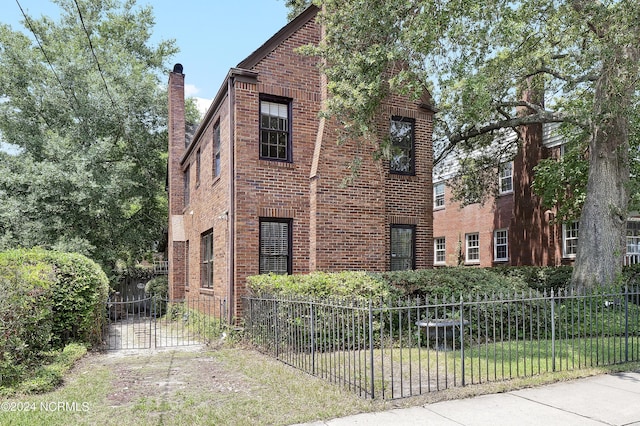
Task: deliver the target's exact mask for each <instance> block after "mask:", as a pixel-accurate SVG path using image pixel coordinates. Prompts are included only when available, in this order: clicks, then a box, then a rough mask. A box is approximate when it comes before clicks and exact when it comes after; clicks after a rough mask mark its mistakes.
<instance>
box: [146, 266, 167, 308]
mask: <svg viewBox="0 0 640 426" xmlns="http://www.w3.org/2000/svg"><path fill="white" fill-rule="evenodd" d="M144 292H145V293H146V294H147V296H149V297H151V312H154V313H155V314H156V315H158V316H161V315H164V314H165V313H166V312H167V298H168V297H169V279H168V277H167V276H159V277H156V278H153V279H151V280H149V281H148V282H147V284H146V285H145V287H144Z"/></svg>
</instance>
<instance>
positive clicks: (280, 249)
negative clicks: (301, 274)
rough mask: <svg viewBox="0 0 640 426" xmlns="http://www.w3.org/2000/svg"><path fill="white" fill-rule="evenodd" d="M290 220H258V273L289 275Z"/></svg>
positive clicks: (290, 253)
mask: <svg viewBox="0 0 640 426" xmlns="http://www.w3.org/2000/svg"><path fill="white" fill-rule="evenodd" d="M291 238H292V236H291V219H260V273H261V274H268V273H269V272H273V273H274V274H291V269H292V268H291V257H292V252H291V245H292V244H291Z"/></svg>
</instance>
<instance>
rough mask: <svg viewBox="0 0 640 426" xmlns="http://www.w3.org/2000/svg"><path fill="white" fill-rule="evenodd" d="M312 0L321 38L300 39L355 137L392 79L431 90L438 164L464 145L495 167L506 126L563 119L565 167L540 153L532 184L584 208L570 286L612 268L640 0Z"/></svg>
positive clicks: (407, 90)
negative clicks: (318, 60)
mask: <svg viewBox="0 0 640 426" xmlns="http://www.w3.org/2000/svg"><path fill="white" fill-rule="evenodd" d="M289 3H290V5H292V6H296V7H300V6H299V3H300V2H291V1H290V2H289ZM303 3H304V2H303ZM314 3H316V4H317V5H318V6H321V7H323V8H324V9H323V13H322V17H321V19H322V20H323V22H324V24H325V30H326V36H325V38H324V40H323V42H322V43H321V44H320V45H319V46H318V47H317V48H310V49H309V51H310V52H311V53H313V54H316V55H320V56H321V57H323V58H324V63H325V64H326V65H325V69H324V71H325V73H326V74H327V76H328V80H329V91H330V94H331V96H330V99H329V102H328V104H327V113H328V114H331V115H334V116H335V117H339V118H340V119H341V120H342V121H344V124H345V125H346V128H347V129H348V130H349V131H351V132H353V133H354V134H355V135H360V136H362V135H367V134H372V133H374V131H375V124H374V116H375V114H376V111H377V108H378V106H379V104H380V101H381V99H382V98H383V97H384V96H386V95H387V94H388V93H389V92H390V91H396V92H399V93H404V94H407V95H410V96H413V97H415V98H416V99H417V98H419V97H420V96H421V95H422V94H423V93H424V92H425V90H428V91H429V92H430V93H431V95H432V97H433V99H434V101H435V105H436V107H437V109H438V114H437V115H436V119H437V122H436V128H435V131H434V133H435V135H434V151H435V152H434V157H435V161H436V163H437V162H439V161H442V160H443V159H444V158H447V156H448V155H450V154H451V153H452V152H454V153H455V154H456V155H458V156H460V157H461V158H464V157H465V156H468V155H470V154H471V153H473V154H474V155H475V157H474V161H469V162H467V164H473V165H474V166H476V167H478V166H483V167H486V166H488V164H487V163H486V162H485V163H483V161H482V160H483V159H484V160H486V159H490V160H491V161H493V162H494V163H493V164H494V165H495V164H496V163H497V162H500V161H507V160H509V159H510V158H509V156H510V155H511V156H513V152H514V150H513V149H509V148H508V147H505V146H504V144H502V145H500V144H498V145H496V144H495V143H494V142H495V140H496V139H497V138H499V137H501V136H502V137H504V135H505V131H507V130H509V129H511V130H513V131H515V132H516V133H517V132H519V130H520V129H521V126H523V125H527V124H532V123H559V125H560V130H559V131H560V132H562V134H563V135H564V136H565V141H566V142H567V143H568V146H569V147H570V148H571V149H573V150H575V152H576V153H577V154H574V155H573V157H571V158H573V160H572V161H567V162H566V163H564V164H562V165H561V166H555V165H551V164H549V163H545V162H543V163H542V164H541V166H540V167H539V176H538V178H537V179H538V180H537V186H538V188H539V192H540V193H541V194H542V195H544V196H545V197H546V200H545V201H546V202H548V203H550V204H557V203H560V204H561V205H563V206H572V207H571V208H566V209H564V210H561V213H563V214H565V217H564V219H571V215H572V214H574V215H575V214H579V215H580V226H579V229H580V243H579V245H578V254H577V259H576V263H575V268H574V282H575V284H576V286H577V287H581V286H586V285H591V284H592V283H594V282H607V281H608V282H610V281H612V280H613V279H614V278H615V276H616V274H617V273H618V272H619V271H620V268H621V265H622V251H623V249H624V246H625V223H626V218H627V216H628V213H629V199H630V193H631V192H632V185H633V184H634V181H633V180H630V174H631V171H632V170H633V169H634V168H635V167H636V164H635V155H630V153H631V152H634V153H635V152H636V151H635V148H636V147H637V146H638V136H639V134H638V132H637V130H638V128H639V123H640V121H639V119H638V117H639V114H638V88H639V87H638V85H639V83H638V82H639V81H640V80H639V79H638V77H639V76H640V66H639V59H640V58H639V50H638V46H639V41H640V4H639V3H638V2H637V1H635V0H518V1H511V0H440V1H434V0H387V1H384V2H379V1H366V0H340V1H338V0H316V1H315V2H314ZM524 92H527V93H528V96H523V93H524ZM523 112H524V113H523ZM513 140H514V141H515V142H516V143H517V142H518V139H517V138H514V139H513ZM496 148H497V149H498V151H491V150H495V149H496ZM483 152H484V154H485V155H482V153H483ZM478 153H480V155H478ZM461 170H462V173H464V168H462V169H461ZM635 176H638V175H637V174H636V175H635ZM545 180H546V184H545ZM551 183H554V184H555V186H553V185H551ZM567 185H571V186H570V188H571V191H567ZM483 186H485V187H488V186H487V185H486V184H484V183H483ZM567 196H568V199H567Z"/></svg>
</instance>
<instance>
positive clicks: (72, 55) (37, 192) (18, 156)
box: [0, 0, 176, 267]
mask: <svg viewBox="0 0 640 426" xmlns="http://www.w3.org/2000/svg"><path fill="white" fill-rule="evenodd" d="M56 3H58V5H59V6H60V18H59V20H58V21H57V22H56V21H54V20H53V19H50V18H46V17H44V18H40V19H34V18H33V17H29V18H28V20H26V21H25V22H24V29H23V30H22V31H19V30H16V29H14V28H11V27H9V26H7V25H0V99H1V100H2V102H0V138H1V139H2V140H3V141H4V142H7V143H10V144H13V145H15V146H17V147H18V150H17V152H16V153H14V154H7V153H4V152H0V200H1V201H2V202H0V249H7V248H15V247H33V246H41V247H46V248H54V249H59V250H64V251H75V252H80V253H82V254H85V255H87V256H90V257H91V258H93V259H96V260H97V261H98V262H100V263H101V264H102V265H104V266H108V267H112V266H113V265H114V263H115V261H116V260H117V259H124V260H125V261H131V260H135V259H139V258H141V257H142V256H143V255H144V253H146V252H148V251H149V250H151V248H152V246H153V243H154V242H156V241H158V240H159V239H160V237H161V235H162V232H163V230H164V228H165V226H166V223H165V222H166V211H167V201H166V195H165V191H164V186H165V174H166V156H167V154H166V149H167V147H166V140H167V138H166V114H167V113H166V90H165V89H163V88H162V84H161V83H162V81H161V80H160V76H161V75H163V74H164V63H165V61H166V60H167V59H168V58H169V56H170V55H172V54H174V53H175V52H176V48H175V46H174V43H173V41H168V42H167V41H161V42H159V43H156V44H154V45H153V46H152V45H151V44H150V36H151V30H152V27H153V23H154V22H153V15H152V11H151V8H150V7H138V6H136V4H135V1H126V2H121V1H119V0H114V1H108V2H104V1H99V0H78V1H77V6H76V2H75V1H72V0H60V1H58V2H56ZM78 9H79V10H80V12H79V11H78ZM85 29H86V31H85ZM34 38H35V40H34ZM36 40H37V42H36Z"/></svg>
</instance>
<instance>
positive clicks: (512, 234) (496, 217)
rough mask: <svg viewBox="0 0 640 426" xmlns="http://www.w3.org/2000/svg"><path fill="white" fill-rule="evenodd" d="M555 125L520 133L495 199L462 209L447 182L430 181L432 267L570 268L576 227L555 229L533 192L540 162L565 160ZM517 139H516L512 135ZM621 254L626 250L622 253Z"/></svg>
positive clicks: (629, 259) (633, 244)
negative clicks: (431, 194)
mask: <svg viewBox="0 0 640 426" xmlns="http://www.w3.org/2000/svg"><path fill="white" fill-rule="evenodd" d="M556 127H557V126H555V125H545V126H542V125H539V124H538V125H529V126H527V127H526V128H522V129H520V133H521V135H522V140H521V145H520V147H519V149H518V151H517V153H516V155H515V157H514V158H513V161H511V162H509V163H506V164H504V165H503V167H502V168H501V170H499V171H498V170H496V173H497V175H498V176H497V177H498V184H499V187H498V195H497V196H496V197H495V198H493V199H491V200H489V201H488V202H486V203H485V204H484V205H481V204H479V203H475V204H470V205H467V206H465V207H461V205H460V203H458V202H455V201H453V199H452V198H453V197H452V196H451V188H449V187H448V186H447V184H446V183H447V181H448V179H449V178H450V177H451V174H446V173H435V175H434V183H433V187H434V207H433V209H434V213H433V228H434V231H433V237H434V265H435V266H445V265H446V266H454V265H471V266H482V267H488V266H498V265H512V266H523V265H534V266H558V265H566V264H572V263H573V261H574V259H575V255H576V247H577V244H578V231H579V230H578V222H572V223H557V221H555V220H554V219H555V214H556V211H555V209H551V210H544V209H543V208H542V205H541V200H540V199H539V197H537V196H536V195H535V194H534V193H533V190H532V188H531V184H532V183H533V176H534V167H535V166H536V165H537V164H538V163H539V161H540V160H541V159H543V158H556V159H558V160H559V161H560V159H561V157H562V155H563V146H562V139H561V137H560V136H559V135H558V134H557V132H555V131H554V128H556ZM513 137H515V135H513ZM623 249H624V248H623ZM626 253H627V256H626V258H625V263H626V264H630V263H640V218H639V217H638V215H637V213H634V214H632V215H631V217H630V218H629V220H628V221H627V247H626Z"/></svg>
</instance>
